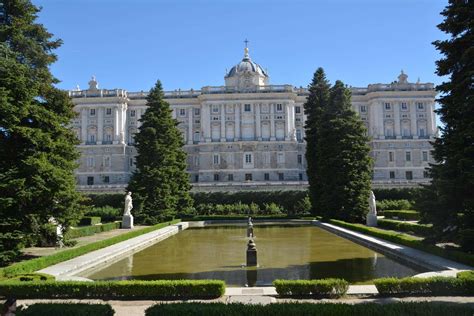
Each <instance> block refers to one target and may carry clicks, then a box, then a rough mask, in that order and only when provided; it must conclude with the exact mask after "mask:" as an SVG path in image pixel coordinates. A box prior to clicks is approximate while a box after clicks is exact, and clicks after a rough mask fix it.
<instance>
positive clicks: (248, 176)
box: [245, 173, 252, 181]
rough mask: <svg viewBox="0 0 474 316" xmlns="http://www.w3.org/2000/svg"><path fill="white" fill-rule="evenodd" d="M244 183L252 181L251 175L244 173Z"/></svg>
mask: <svg viewBox="0 0 474 316" xmlns="http://www.w3.org/2000/svg"><path fill="white" fill-rule="evenodd" d="M245 181H252V174H251V173H246V174H245Z"/></svg>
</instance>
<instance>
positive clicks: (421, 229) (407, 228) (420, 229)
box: [377, 219, 433, 236]
mask: <svg viewBox="0 0 474 316" xmlns="http://www.w3.org/2000/svg"><path fill="white" fill-rule="evenodd" d="M377 225H378V226H379V227H382V228H386V229H392V230H396V231H401V232H407V233H410V234H414V235H419V236H429V235H431V234H433V226H432V225H425V224H415V223H407V222H401V221H396V220H391V219H379V220H378V221H377Z"/></svg>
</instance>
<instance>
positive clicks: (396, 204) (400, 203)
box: [376, 200, 412, 211]
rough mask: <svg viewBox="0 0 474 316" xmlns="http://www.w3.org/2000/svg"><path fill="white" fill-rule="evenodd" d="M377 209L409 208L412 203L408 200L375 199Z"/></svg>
mask: <svg viewBox="0 0 474 316" xmlns="http://www.w3.org/2000/svg"><path fill="white" fill-rule="evenodd" d="M376 204H377V211H385V210H409V209H411V207H412V205H411V203H410V202H409V201H408V200H377V201H376Z"/></svg>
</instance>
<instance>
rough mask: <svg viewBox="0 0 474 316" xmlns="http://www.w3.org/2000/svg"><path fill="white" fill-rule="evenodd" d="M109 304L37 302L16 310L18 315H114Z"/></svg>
mask: <svg viewBox="0 0 474 316" xmlns="http://www.w3.org/2000/svg"><path fill="white" fill-rule="evenodd" d="M114 314H115V311H114V310H113V309H112V306H110V305H109V304H84V303H36V304H33V305H30V306H28V307H27V308H26V309H24V308H20V309H18V310H17V311H16V315H17V316H30V315H31V316H52V315H54V316H96V315H101V316H113V315H114Z"/></svg>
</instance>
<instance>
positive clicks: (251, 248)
mask: <svg viewBox="0 0 474 316" xmlns="http://www.w3.org/2000/svg"><path fill="white" fill-rule="evenodd" d="M256 265H257V247H256V246H255V243H254V242H253V240H252V239H250V240H249V243H248V245H247V267H254V266H256Z"/></svg>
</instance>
